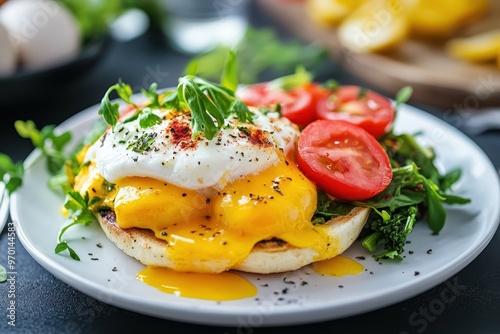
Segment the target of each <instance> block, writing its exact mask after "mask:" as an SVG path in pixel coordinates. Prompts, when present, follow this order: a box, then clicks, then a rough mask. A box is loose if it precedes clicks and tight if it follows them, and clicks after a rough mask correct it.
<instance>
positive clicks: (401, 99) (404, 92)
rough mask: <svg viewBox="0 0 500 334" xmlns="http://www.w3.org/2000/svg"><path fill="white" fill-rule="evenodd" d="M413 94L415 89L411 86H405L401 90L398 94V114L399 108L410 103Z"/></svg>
mask: <svg viewBox="0 0 500 334" xmlns="http://www.w3.org/2000/svg"><path fill="white" fill-rule="evenodd" d="M412 94H413V88H412V87H410V86H405V87H403V88H401V89H400V90H399V91H398V92H397V94H396V112H397V111H398V110H399V107H400V106H401V105H402V104H404V103H406V102H408V100H409V99H410V97H411V96H412Z"/></svg>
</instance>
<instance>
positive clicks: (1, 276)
mask: <svg viewBox="0 0 500 334" xmlns="http://www.w3.org/2000/svg"><path fill="white" fill-rule="evenodd" d="M5 281H7V269H5V267H4V266H2V265H1V264H0V283H3V282H5Z"/></svg>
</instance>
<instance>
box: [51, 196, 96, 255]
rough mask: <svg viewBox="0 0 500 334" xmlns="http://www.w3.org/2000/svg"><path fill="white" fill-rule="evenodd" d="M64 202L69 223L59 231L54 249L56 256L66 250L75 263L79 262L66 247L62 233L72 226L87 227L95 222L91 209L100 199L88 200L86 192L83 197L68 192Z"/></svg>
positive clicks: (67, 246) (69, 248) (73, 252)
mask: <svg viewBox="0 0 500 334" xmlns="http://www.w3.org/2000/svg"><path fill="white" fill-rule="evenodd" d="M66 195H67V196H66V200H65V202H64V207H65V208H66V210H68V221H69V223H68V224H67V225H65V226H64V227H63V228H62V229H61V230H60V231H59V235H58V237H57V242H58V243H57V245H56V247H55V249H54V252H55V253H56V254H58V253H60V252H63V251H65V250H67V251H68V252H69V254H70V257H71V258H72V259H74V260H76V261H80V257H79V256H78V254H77V253H76V252H75V251H74V250H73V249H72V248H71V247H70V246H69V245H68V242H67V241H66V240H63V239H62V237H63V235H64V233H65V232H66V231H67V230H68V229H69V228H70V227H73V226H76V225H84V226H87V225H89V224H91V223H92V222H94V221H95V217H94V215H93V213H92V209H91V207H92V206H93V205H94V204H96V203H98V202H99V201H100V198H99V197H97V196H94V197H92V198H91V199H90V197H89V193H88V192H86V193H85V195H83V196H82V195H81V194H80V193H79V192H77V191H68V192H67V194H66Z"/></svg>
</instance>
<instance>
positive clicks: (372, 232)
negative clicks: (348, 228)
mask: <svg viewBox="0 0 500 334" xmlns="http://www.w3.org/2000/svg"><path fill="white" fill-rule="evenodd" d="M417 212H418V209H417V206H416V205H415V206H405V207H399V208H396V209H394V210H393V211H392V212H390V213H389V214H388V213H387V212H386V211H383V212H380V211H375V210H374V211H372V213H371V216H370V219H369V220H368V223H367V224H366V226H365V233H367V234H368V235H367V236H366V237H365V238H364V239H363V241H362V243H361V244H362V245H363V247H365V248H366V249H367V250H368V251H370V252H372V253H373V252H376V251H377V249H378V248H379V247H380V246H382V245H383V247H384V249H385V251H384V252H382V253H379V254H375V255H374V256H373V257H374V258H375V259H381V258H391V259H394V258H400V254H401V253H402V252H403V251H404V247H405V245H406V238H407V236H408V234H410V232H411V231H412V230H413V226H414V225H415V222H416V221H417Z"/></svg>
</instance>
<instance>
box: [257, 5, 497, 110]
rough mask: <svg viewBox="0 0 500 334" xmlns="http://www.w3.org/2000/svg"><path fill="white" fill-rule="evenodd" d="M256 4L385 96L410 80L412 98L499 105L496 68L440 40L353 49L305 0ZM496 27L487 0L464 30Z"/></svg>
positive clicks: (454, 106)
mask: <svg viewBox="0 0 500 334" xmlns="http://www.w3.org/2000/svg"><path fill="white" fill-rule="evenodd" d="M258 4H259V6H260V7H261V9H262V10H263V11H264V12H266V14H268V15H270V16H271V17H272V18H273V19H274V20H275V21H276V22H277V23H278V24H280V25H281V26H283V27H284V28H285V29H287V30H288V31H289V32H290V33H291V34H293V35H295V36H297V37H298V38H301V39H303V40H305V41H308V42H314V43H317V44H320V45H324V46H325V47H326V48H327V49H328V50H329V52H330V54H331V55H332V57H333V58H334V59H336V61H337V62H339V63H340V64H341V65H342V66H343V67H345V68H346V69H347V70H348V71H350V72H351V73H352V74H354V75H355V76H357V77H358V78H360V79H361V80H363V81H365V82H366V83H368V84H370V85H373V86H374V87H378V88H379V89H380V91H381V92H383V93H385V94H387V95H388V96H394V94H395V93H396V92H397V91H398V90H399V89H400V88H401V87H403V86H405V85H411V86H412V87H413V89H414V94H413V97H412V100H411V102H415V103H420V104H424V105H429V106H435V107H440V108H444V109H446V110H447V109H450V110H453V111H458V110H461V109H463V108H466V109H479V108H481V107H491V106H500V70H499V69H498V67H497V66H495V64H473V63H469V62H466V61H462V60H458V59H455V58H452V57H450V56H448V55H447V54H445V52H444V50H443V46H442V43H441V44H440V45H439V44H434V45H433V44H431V43H427V42H424V41H419V40H414V39H409V40H407V41H405V42H404V43H403V44H402V45H400V46H399V47H398V48H397V49H395V50H393V51H391V52H390V53H384V54H376V53H366V54H360V53H354V52H352V51H350V50H348V49H346V48H344V47H342V46H341V44H340V43H339V40H338V38H337V34H336V31H335V29H334V28H331V27H322V26H319V25H318V24H315V23H313V22H312V21H311V20H310V19H309V17H308V15H307V13H306V10H305V5H304V2H300V1H283V0H258ZM493 27H498V28H500V1H495V0H492V8H491V9H490V10H489V13H488V14H487V16H486V17H485V18H483V19H482V20H481V21H480V22H478V23H476V24H475V25H473V26H471V27H469V28H468V29H469V30H468V31H467V32H465V31H464V33H469V34H470V33H476V32H479V31H482V30H487V29H490V28H493Z"/></svg>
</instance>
